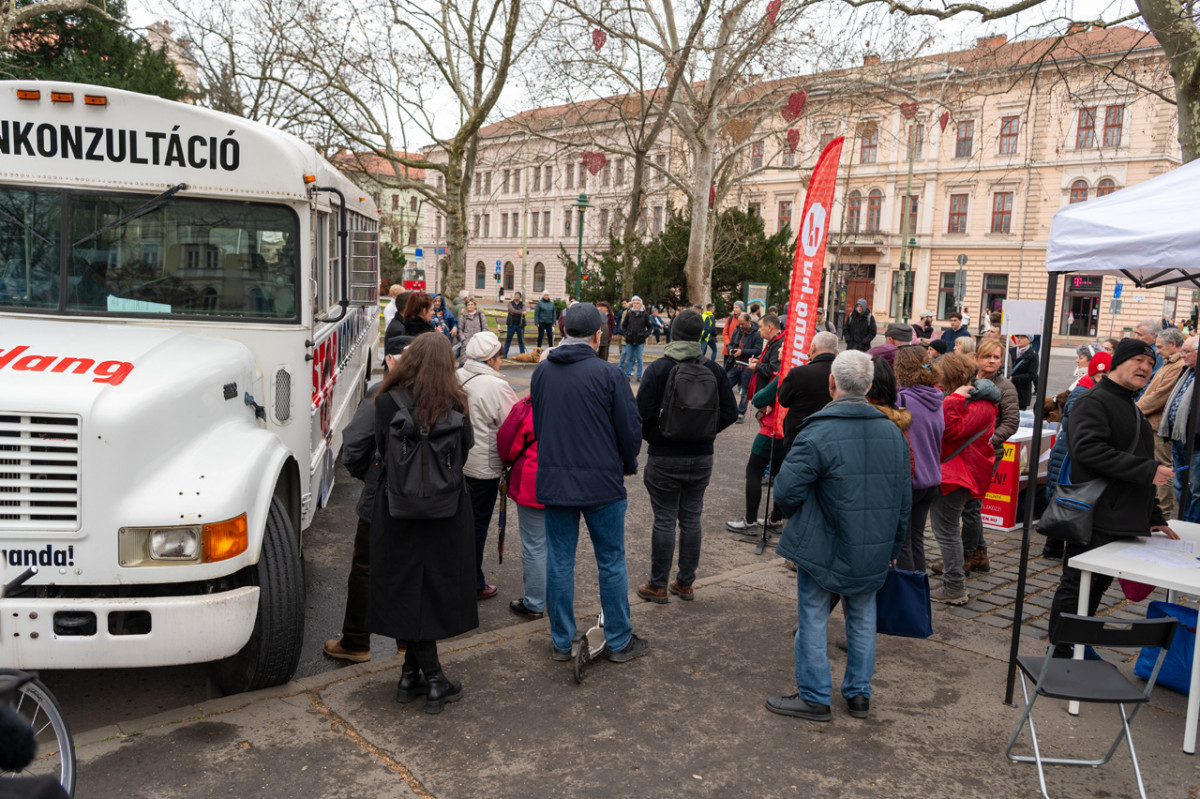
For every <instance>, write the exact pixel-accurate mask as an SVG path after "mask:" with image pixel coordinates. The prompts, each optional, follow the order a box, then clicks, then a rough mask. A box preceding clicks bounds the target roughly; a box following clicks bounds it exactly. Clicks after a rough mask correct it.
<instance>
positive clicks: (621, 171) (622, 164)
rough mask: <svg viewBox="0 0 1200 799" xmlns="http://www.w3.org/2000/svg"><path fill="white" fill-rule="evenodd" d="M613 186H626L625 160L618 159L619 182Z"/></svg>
mask: <svg viewBox="0 0 1200 799" xmlns="http://www.w3.org/2000/svg"><path fill="white" fill-rule="evenodd" d="M613 185H615V186H624V185H625V159H624V158H618V159H617V180H616V183H614V184H613Z"/></svg>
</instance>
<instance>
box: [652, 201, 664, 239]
mask: <svg viewBox="0 0 1200 799" xmlns="http://www.w3.org/2000/svg"><path fill="white" fill-rule="evenodd" d="M662 232H663V207H662V206H661V205H656V206H654V235H656V236H657V235H658V234H659V233H662Z"/></svg>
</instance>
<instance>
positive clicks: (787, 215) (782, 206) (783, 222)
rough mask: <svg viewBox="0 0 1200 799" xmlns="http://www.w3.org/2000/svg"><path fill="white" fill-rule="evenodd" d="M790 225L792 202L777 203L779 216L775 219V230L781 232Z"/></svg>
mask: <svg viewBox="0 0 1200 799" xmlns="http://www.w3.org/2000/svg"><path fill="white" fill-rule="evenodd" d="M791 224H792V201H791V200H780V201H779V215H778V217H777V218H776V224H775V230H777V231H778V230H783V229H784V228H785V227H791Z"/></svg>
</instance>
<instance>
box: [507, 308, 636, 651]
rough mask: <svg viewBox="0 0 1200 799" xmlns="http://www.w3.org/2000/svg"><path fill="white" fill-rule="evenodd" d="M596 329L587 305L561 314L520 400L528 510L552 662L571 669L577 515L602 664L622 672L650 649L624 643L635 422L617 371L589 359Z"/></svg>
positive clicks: (629, 631) (597, 317)
mask: <svg viewBox="0 0 1200 799" xmlns="http://www.w3.org/2000/svg"><path fill="white" fill-rule="evenodd" d="M603 323H604V320H603V317H602V316H601V314H600V311H599V310H597V309H596V306H595V305H592V304H591V303H590V302H577V303H575V304H574V305H572V306H571V307H570V308H568V309H567V312H566V316H565V318H564V329H565V330H566V335H567V337H566V338H565V339H563V341H562V342H561V343H560V344H559V345H558V346H557V347H556V348H554V349H553V350H552V351H551V352H550V355H549V356H547V358H546V360H545V361H543V362H542V363H541V364H539V365H538V368H537V369H535V370H534V373H533V381H532V384H531V386H530V397H531V399H532V403H533V431H534V434H535V435H536V437H537V442H538V469H537V500H538V502H540V503H542V504H543V505H545V506H546V543H547V550H548V551H547V568H546V571H547V585H546V610H547V611H548V614H549V616H550V637H551V645H552V648H553V651H552V655H553V657H554V659H555V660H562V661H566V660H570V659H571V654H572V652H571V642H572V640H573V639H574V636H575V552H576V549H577V547H578V544H579V517H580V516H581V515H582V516H583V519H584V521H586V522H587V527H588V534H589V535H590V536H591V539H592V550H593V551H594V552H595V554H596V566H597V569H598V571H599V577H600V604H601V606H602V607H603V609H604V637H605V640H606V642H607V643H608V649H609V653H608V658H609V660H612V661H614V662H617V663H623V662H625V661H627V660H630V659H632V658H635V657H638V656H639V655H644V654H646V652H647V651H648V650H649V648H650V647H649V644H647V643H646V641H645V640H644V639H641V638H638V637H637V636H636V635H634V634H633V627H632V624H631V622H630V619H629V596H628V594H629V575H628V572H627V571H626V567H625V507H626V505H627V501H626V495H625V480H624V475H629V474H635V473H636V472H637V456H638V450H639V449H641V444H642V421H641V416H640V415H639V414H638V408H637V403H636V402H634V399H633V393H632V392H631V391H630V390H629V383H628V382H627V381H626V380H625V378H624V376H623V375H622V374H621V370H620V369H618V368H617V367H616V366H614V365H613V364H611V363H608V362H607V361H603V360H601V359H600V358H599V357H598V356H597V354H596V351H597V350H598V349H599V347H600V326H601V325H602V324H603Z"/></svg>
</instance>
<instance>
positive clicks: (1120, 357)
mask: <svg viewBox="0 0 1200 799" xmlns="http://www.w3.org/2000/svg"><path fill="white" fill-rule="evenodd" d="M1139 355H1146V356H1149V357H1150V359H1151V360H1154V359H1156V357H1157V354H1156V353H1155V352H1154V348H1153V347H1151V346H1150V345H1149V344H1147V343H1146V342H1144V341H1142V340H1141V339H1140V338H1123V339H1121V341H1120V342H1119V343H1118V344H1117V348H1116V349H1115V350H1113V356H1112V367H1111V369H1116V368H1117V367H1118V366H1120V365H1121V364H1123V363H1125V361H1128V360H1129V359H1130V358H1136V357H1137V356H1139Z"/></svg>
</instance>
